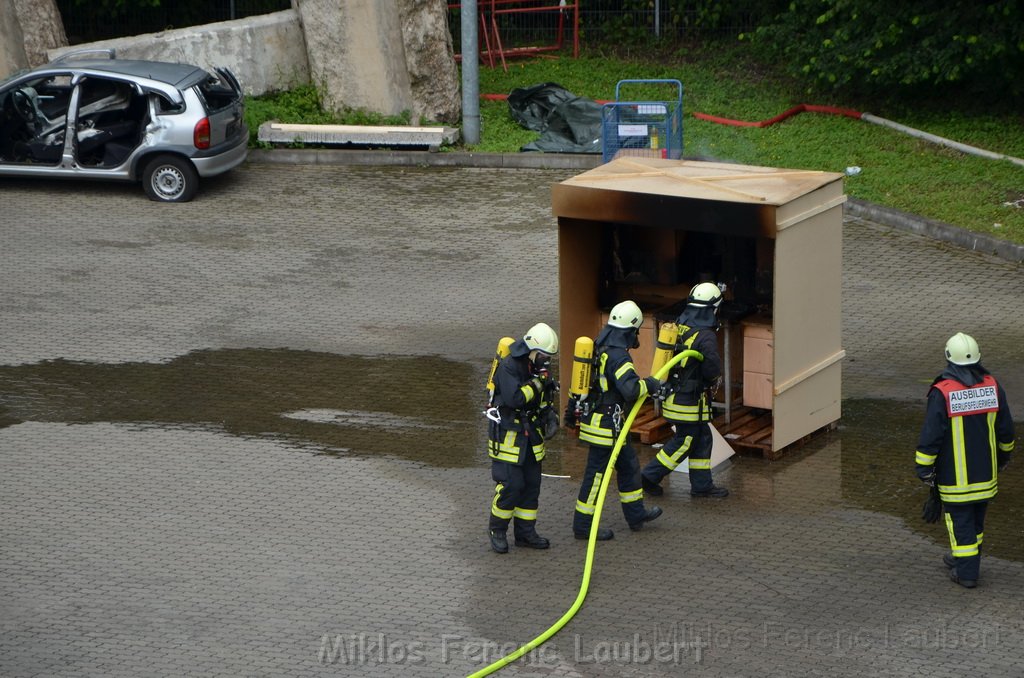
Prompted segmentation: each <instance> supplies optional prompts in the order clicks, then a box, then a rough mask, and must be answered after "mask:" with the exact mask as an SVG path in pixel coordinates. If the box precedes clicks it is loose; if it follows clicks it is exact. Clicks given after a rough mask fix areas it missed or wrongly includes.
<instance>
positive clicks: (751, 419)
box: [714, 405, 782, 459]
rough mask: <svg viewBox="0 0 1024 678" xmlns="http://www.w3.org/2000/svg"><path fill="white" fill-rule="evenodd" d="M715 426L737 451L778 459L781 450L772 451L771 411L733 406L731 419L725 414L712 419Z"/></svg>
mask: <svg viewBox="0 0 1024 678" xmlns="http://www.w3.org/2000/svg"><path fill="white" fill-rule="evenodd" d="M714 424H715V428H716V429H718V432H719V433H721V434H722V437H723V438H725V439H726V440H727V441H728V442H729V444H730V445H732V447H733V449H735V450H736V451H737V452H753V453H756V454H761V455H762V456H763V457H764V458H765V459H778V458H779V457H780V456H781V452H782V450H779V451H777V452H772V411H771V410H761V409H755V408H751V407H744V406H742V405H741V406H740V407H735V408H733V411H732V418H731V421H728V422H727V421H726V420H725V415H724V414H723V415H719V416H718V417H717V418H716V419H715V420H714Z"/></svg>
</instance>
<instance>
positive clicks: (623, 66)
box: [247, 46, 1024, 243]
mask: <svg viewBox="0 0 1024 678" xmlns="http://www.w3.org/2000/svg"><path fill="white" fill-rule="evenodd" d="M660 78H673V79H678V80H680V81H682V83H683V86H684V91H685V93H684V99H683V111H684V118H683V128H684V155H685V156H686V157H690V158H693V157H700V158H706V159H712V158H713V159H716V160H723V161H729V162H737V163H744V164H752V165H765V166H773V167H785V168H795V169H814V170H824V171H830V172H842V171H844V170H845V168H846V167H849V166H854V165H856V166H859V167H860V168H861V169H862V171H861V173H860V174H859V175H856V176H851V177H848V178H847V179H846V191H847V193H848V194H849V195H850V196H853V197H857V198H862V199H864V200H869V201H871V202H875V203H878V204H881V205H886V206H888V207H893V208H896V209H900V210H904V211H907V212H911V213H914V214H918V215H921V216H924V217H929V218H932V219H938V220H940V221H944V222H947V223H950V224H954V225H957V226H960V227H962V228H965V229H968V230H971V231H975V232H979V233H987V234H990V235H994V236H996V237H999V238H1003V239H1006V240H1010V241H1013V242H1017V243H1024V167H1021V166H1019V165H1015V164H1013V163H1010V162H1009V161H1005V160H989V159H985V158H980V157H977V156H973V155H966V154H962V153H959V152H956V151H953V150H950V149H948V148H944V147H941V146H938V145H935V144H931V143H928V142H926V141H923V140H920V139H917V138H914V137H912V136H909V135H906V134H903V133H901V132H897V131H895V130H891V129H889V128H886V127H882V126H879V125H874V124H871V123H868V122H864V121H862V120H856V119H853V118H847V117H842V116H833V115H825V114H819V113H801V114H799V115H796V116H794V117H791V118H789V119H787V120H786V121H784V122H782V123H778V124H776V125H773V126H770V127H766V128H752V127H731V126H726V125H720V124H715V123H711V122H706V121H703V120H699V119H697V118H694V117H693V116H692V113H694V112H697V111H699V112H703V113H708V114H711V115H717V116H721V117H725V118H732V119H738V120H751V121H756V120H764V119H767V118H771V117H774V116H775V115H778V114H779V113H781V112H783V111H784V110H786V109H788V108H790V107H792V106H794V105H796V104H799V103H812V104H821V105H833V106H841V107H845V108H852V109H855V110H860V111H868V112H871V113H874V114H875V115H878V116H880V117H883V118H887V119H890V120H893V121H894V122H899V123H901V124H904V125H907V126H909V127H913V128H916V129H919V130H921V131H924V132H929V133H931V134H935V135H937V136H940V137H944V138H947V139H950V140H953V141H958V142H961V143H966V144H970V145H973V146H976V147H979V148H983V149H986V150H989V151H993V152H996V153H1003V154H1006V155H1010V156H1014V157H1017V158H1024V118H1022V116H1021V114H1020V113H1019V112H1016V111H1000V110H995V111H993V110H987V109H984V108H981V107H979V106H977V105H976V104H975V103H974V102H972V101H964V100H959V101H958V100H957V98H956V92H952V93H936V96H935V97H934V101H929V102H920V103H919V104H918V105H907V104H900V103H893V102H885V101H874V102H864V101H849V100H843V99H842V98H841V97H839V96H836V95H832V96H822V95H811V94H808V93H806V92H805V91H804V90H803V89H801V87H800V86H799V85H797V84H796V83H794V82H791V81H788V80H787V79H785V78H783V77H780V76H779V75H777V74H776V73H774V72H773V71H772V69H771V68H768V67H765V66H763V65H761V64H759V63H757V62H756V61H755V60H753V59H751V58H750V57H749V56H748V54H747V52H746V51H745V49H744V48H743V47H742V46H739V47H736V46H725V47H722V46H710V47H687V48H677V49H674V50H665V49H662V50H660V51H659V52H658V53H656V54H652V53H650V52H649V51H644V50H643V49H640V48H633V51H632V52H625V53H618V54H615V55H604V54H598V53H591V54H588V55H586V56H583V57H581V58H579V59H572V58H570V57H567V56H562V57H555V58H536V59H530V60H522V59H519V60H513V61H509V69H508V72H505V71H504V70H503V69H502V68H501V67H500V66H499V67H497V68H493V69H492V68H487V67H486V66H481V67H480V92H481V93H482V94H508V93H509V92H510V91H511V90H513V89H516V88H519V87H528V86H530V85H534V84H538V83H542V82H556V83H559V84H561V85H562V86H564V87H566V88H567V89H569V90H570V91H572V92H573V93H575V94H577V95H580V96H585V97H589V98H592V99H597V100H611V99H614V98H615V86H616V83H618V82H619V81H620V80H626V79H660ZM640 91H643V92H649V93H651V94H650V98H651V99H659V98H667V97H674V94H672V93H671V90H670V89H665V90H661V91H659V90H658V89H657V88H654V87H648V88H645V89H643V90H638V91H636V92H632V91H631V90H628V89H626V90H624V92H623V96H624V98H633V97H634V96H637V95H639V92H640ZM940 95H941V96H940ZM280 96H284V95H280ZM314 102H315V103H316V105H315V106H314V105H313V104H314ZM274 105H277V106H280V104H274ZM318 106H319V104H318V102H317V101H316V96H315V91H312V88H306V90H305V91H304V92H303V93H302V96H301V97H297V98H295V100H289V101H288V108H289V110H290V112H291V113H290V114H293V115H294V116H295V119H290V120H285V119H284V118H278V119H281V120H282V121H285V122H326V121H328V120H322V119H321V117H320V116H324V115H326V114H323V113H322V111H318V110H317V109H318ZM273 111H274V106H273V105H270V104H269V103H268V104H267V106H266V107H264V98H253V99H250V100H249V103H248V110H247V118H249V125H250V128H255V127H258V125H259V121H262V120H265V119H269V117H268V116H275V115H280V114H279V113H274V112H273ZM480 114H481V141H480V143H479V144H477V145H475V146H472V147H469V148H468V150H473V151H478V152H501V153H509V152H515V151H518V150H519V149H520V148H521V147H522V146H523V145H524V144H526V143H528V142H530V141H532V140H534V139H535V138H536V137H537V136H538V135H537V133H535V132H532V131H529V130H525V129H522V128H520V127H519V126H518V125H517V124H516V123H515V122H514V121H513V120H512V119H511V117H510V115H509V112H508V106H507V104H506V103H505V102H503V101H486V100H482V101H481V102H480ZM348 115H349V116H350V117H348V118H346V120H351V119H352V118H351V116H352V115H355V114H354V113H352V112H349V113H348ZM329 121H330V122H338V121H337V120H329ZM349 124H367V123H358V122H356V123H352V122H349ZM373 124H396V123H393V122H377V123H373ZM399 124H401V123H399ZM1016 201H1020V203H1017V202H1016ZM1006 203H1011V204H1010V205H1007V204H1006ZM1017 204H1020V205H1022V206H1021V207H1017V206H1016V205H1017Z"/></svg>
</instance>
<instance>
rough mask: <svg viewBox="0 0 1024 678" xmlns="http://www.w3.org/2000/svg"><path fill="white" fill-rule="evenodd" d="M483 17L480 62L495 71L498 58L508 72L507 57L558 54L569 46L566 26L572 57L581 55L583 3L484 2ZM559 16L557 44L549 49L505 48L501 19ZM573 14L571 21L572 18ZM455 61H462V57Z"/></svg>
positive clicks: (550, 0)
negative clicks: (530, 15) (526, 15)
mask: <svg viewBox="0 0 1024 678" xmlns="http://www.w3.org/2000/svg"><path fill="white" fill-rule="evenodd" d="M461 8H462V3H461V2H455V3H449V4H448V9H449V10H451V9H461ZM477 11H478V14H479V16H480V28H481V30H480V41H481V43H482V45H481V46H482V48H483V49H481V50H480V59H481V61H484V62H485V63H487V65H488V66H490V67H491V68H493V67H494V63H495V55H497V57H498V58H499V59H500V60H501V66H502V68H504V69H505V70H506V71H507V70H508V64H507V63H506V62H505V58H506V57H509V58H511V57H516V56H534V55H537V54H541V53H543V52H557V51H559V50H561V49H562V48H563V47H564V46H565V30H566V23H569V22H570V21H571V24H572V26H571V27H572V56H573V58H574V59H575V58H576V57H578V56H579V54H580V5H579V0H481V1H480V3H479V4H478V7H477ZM552 12H555V13H556V14H557V17H558V18H557V23H556V27H555V41H554V42H553V43H551V44H547V45H535V46H530V47H508V48H506V47H505V46H504V41H503V40H502V38H501V27H500V25H499V21H500V18H501V17H502V16H507V15H516V14H539V13H548V14H550V13H552ZM570 12H571V14H572V16H571V19H569V18H568V16H567V15H568V14H569V13H570ZM455 58H456V59H457V60H459V61H461V60H462V55H461V54H456V55H455Z"/></svg>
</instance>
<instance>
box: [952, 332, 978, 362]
mask: <svg viewBox="0 0 1024 678" xmlns="http://www.w3.org/2000/svg"><path fill="white" fill-rule="evenodd" d="M946 360H948V361H949V362H951V363H953V364H954V365H973V364H975V363H977V362H978V361H979V360H981V349H980V348H978V342H976V341H975V340H974V337H972V336H971V335H969V334H964V333H963V332H957V333H956V334H954V335H953V336H952V337H950V338H949V341H947V342H946Z"/></svg>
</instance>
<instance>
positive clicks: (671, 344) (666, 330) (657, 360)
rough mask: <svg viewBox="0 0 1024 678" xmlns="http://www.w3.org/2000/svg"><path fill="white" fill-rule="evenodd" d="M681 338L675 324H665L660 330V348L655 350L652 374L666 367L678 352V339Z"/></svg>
mask: <svg viewBox="0 0 1024 678" xmlns="http://www.w3.org/2000/svg"><path fill="white" fill-rule="evenodd" d="M678 336H679V328H678V326H677V325H676V324H675V323H664V324H662V326H661V329H659V330H658V346H657V347H656V348H655V349H654V362H653V363H652V364H651V374H657V373H658V370H660V369H661V368H662V367H664V366H665V363H667V362H668V361H669V360H671V359H672V355H673V354H674V353H675V350H676V338H677V337H678Z"/></svg>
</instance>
